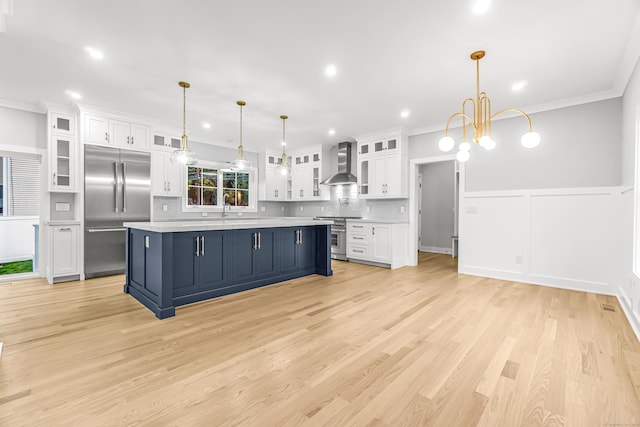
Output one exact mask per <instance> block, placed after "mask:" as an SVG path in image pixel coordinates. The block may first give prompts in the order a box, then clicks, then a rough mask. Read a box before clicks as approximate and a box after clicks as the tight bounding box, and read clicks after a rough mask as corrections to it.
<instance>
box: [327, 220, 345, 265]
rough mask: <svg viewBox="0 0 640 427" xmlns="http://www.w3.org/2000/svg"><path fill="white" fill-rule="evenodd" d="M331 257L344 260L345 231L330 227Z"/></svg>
mask: <svg viewBox="0 0 640 427" xmlns="http://www.w3.org/2000/svg"><path fill="white" fill-rule="evenodd" d="M331 258H333V259H339V260H342V261H346V259H347V231H346V230H335V229H333V228H332V229H331Z"/></svg>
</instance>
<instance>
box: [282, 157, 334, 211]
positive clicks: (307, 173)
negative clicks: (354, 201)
mask: <svg viewBox="0 0 640 427" xmlns="http://www.w3.org/2000/svg"><path fill="white" fill-rule="evenodd" d="M329 150H330V147H326V146H323V145H315V146H312V147H309V148H307V149H303V150H298V151H296V152H292V153H291V158H292V159H293V163H292V164H291V183H292V192H291V199H292V200H300V201H302V200H329V199H330V198H331V191H330V188H329V186H328V185H321V184H320V183H321V182H322V181H323V180H324V179H325V178H327V176H326V175H327V171H328V169H329V167H328V164H329V159H330V157H329V156H330V151H329Z"/></svg>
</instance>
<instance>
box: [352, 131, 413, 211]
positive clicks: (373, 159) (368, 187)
mask: <svg viewBox="0 0 640 427" xmlns="http://www.w3.org/2000/svg"><path fill="white" fill-rule="evenodd" d="M407 151H408V138H407V136H406V135H405V134H404V133H403V132H401V131H395V132H388V133H384V134H381V135H380V136H366V137H363V138H359V139H358V192H359V194H360V198H362V199H385V198H388V199H392V198H396V199H401V198H407V197H408V186H409V185H408V178H409V177H408V167H409V160H408V153H407Z"/></svg>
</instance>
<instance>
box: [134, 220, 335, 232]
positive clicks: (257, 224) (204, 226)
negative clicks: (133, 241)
mask: <svg viewBox="0 0 640 427" xmlns="http://www.w3.org/2000/svg"><path fill="white" fill-rule="evenodd" d="M331 224H333V221H323V220H317V219H313V218H300V217H280V218H278V217H273V218H225V219H219V218H218V219H212V220H205V221H160V222H125V223H124V226H125V227H127V228H135V229H137V230H144V231H151V232H154V233H175V232H182V231H209V230H241V229H246V228H277V227H303V226H306V225H331Z"/></svg>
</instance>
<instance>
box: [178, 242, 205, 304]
mask: <svg viewBox="0 0 640 427" xmlns="http://www.w3.org/2000/svg"><path fill="white" fill-rule="evenodd" d="M199 236H200V234H199V233H191V232H189V233H174V235H173V257H174V263H173V296H174V297H175V296H183V295H188V294H190V293H193V292H195V291H196V290H197V289H198V283H197V277H196V260H197V256H198V255H197V254H196V251H197V250H198V249H199V248H198V247H197V241H196V238H197V237H199Z"/></svg>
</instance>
